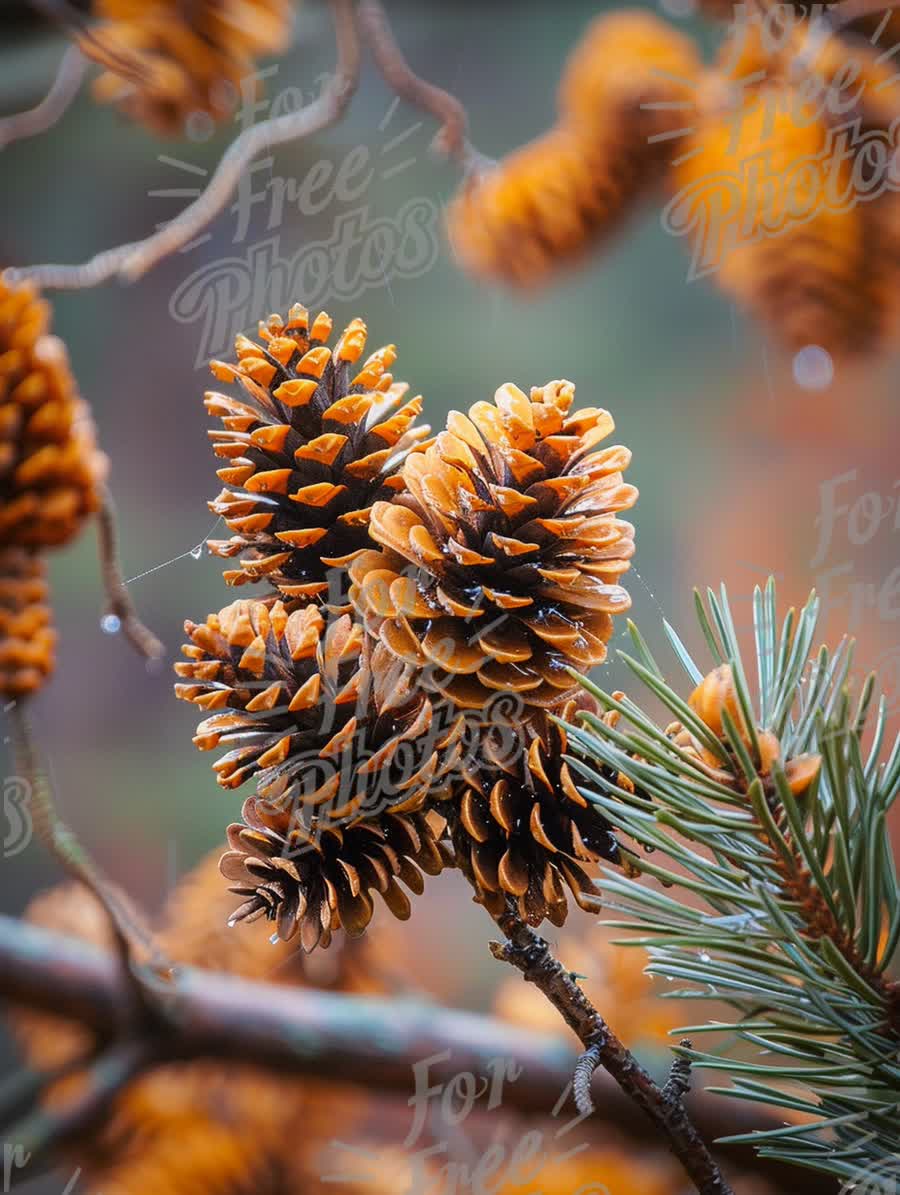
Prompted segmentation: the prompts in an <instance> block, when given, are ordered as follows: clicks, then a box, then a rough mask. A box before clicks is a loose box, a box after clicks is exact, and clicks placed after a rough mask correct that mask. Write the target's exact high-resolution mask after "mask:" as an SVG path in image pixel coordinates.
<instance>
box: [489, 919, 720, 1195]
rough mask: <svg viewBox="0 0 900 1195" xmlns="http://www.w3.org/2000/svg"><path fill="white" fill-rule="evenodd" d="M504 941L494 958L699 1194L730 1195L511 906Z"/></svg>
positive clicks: (673, 1105)
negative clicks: (538, 997)
mask: <svg viewBox="0 0 900 1195" xmlns="http://www.w3.org/2000/svg"><path fill="white" fill-rule="evenodd" d="M494 920H495V921H496V923H497V926H498V927H499V929H500V931H501V932H502V933H503V934H504V936H505V938H506V941H505V942H503V943H500V942H493V943H491V951H492V953H493V955H494V957H495V958H497V959H501V960H502V961H503V962H507V963H511V964H512V965H513V966H514V967H517V968H518V969H519V970H520V971H521V972H522V974H523V975H524V977H525V979H526V980H528V982H529V983H533V984H534V985H535V987H536V988H538V990H539V991H541V992H543V994H544V995H545V996H546V997H547V999H548V1000H549V1001H550V1003H551V1004H552V1005H553V1006H554V1008H556V1009H557V1011H558V1012H559V1013H560V1014H561V1016H562V1018H563V1020H564V1021H565V1022H566V1024H567V1025H568V1026H569V1028H570V1029H572V1030H573V1031H574V1032H575V1034H576V1035H577V1036H578V1038H579V1040H580V1041H581V1043H582V1044H583V1045H584V1047H585V1050H586V1051H588V1053H587V1054H586V1055H583V1056H582V1057H586V1058H587V1059H589V1062H590V1063H593V1060H594V1059H595V1058H596V1059H597V1061H598V1062H599V1063H600V1065H602V1066H603V1068H604V1069H605V1070H606V1071H607V1072H608V1074H610V1075H611V1076H612V1078H613V1079H614V1080H615V1081H616V1083H617V1084H618V1085H619V1087H620V1088H621V1089H622V1091H623V1092H624V1093H625V1094H626V1095H627V1096H628V1098H629V1099H630V1100H632V1101H633V1102H634V1103H635V1105H636V1106H637V1107H638V1108H640V1109H641V1111H642V1112H644V1114H645V1115H646V1116H647V1117H648V1119H649V1120H650V1121H651V1123H652V1124H653V1125H654V1126H655V1128H656V1129H657V1131H658V1132H659V1135H660V1139H661V1140H662V1141H665V1142H666V1144H667V1145H668V1147H669V1149H670V1150H671V1151H672V1153H673V1154H674V1155H675V1156H676V1157H677V1158H678V1160H679V1161H680V1162H681V1164H682V1166H683V1167H684V1170H685V1173H686V1174H687V1175H688V1176H689V1177H690V1179H691V1181H692V1182H693V1184H694V1186H695V1187H696V1188H697V1191H698V1192H700V1195H734V1193H733V1191H732V1190H731V1187H730V1186H729V1185H728V1183H727V1182H726V1181H725V1179H724V1178H723V1176H722V1174H721V1171H720V1170H719V1167H718V1166H717V1164H716V1162H715V1159H714V1158H713V1156H712V1154H711V1153H710V1152H709V1150H708V1148H707V1147H706V1144H705V1142H704V1140H703V1138H702V1136H701V1135H700V1133H699V1131H698V1130H697V1128H696V1127H695V1126H694V1124H693V1123H692V1121H691V1119H690V1117H689V1116H688V1113H687V1111H686V1110H685V1107H684V1105H683V1104H682V1102H681V1100H680V1099H667V1098H666V1096H665V1095H664V1093H663V1091H662V1090H661V1088H660V1087H658V1086H657V1084H656V1083H655V1082H654V1081H653V1078H652V1077H651V1075H649V1074H648V1072H647V1071H646V1070H644V1068H643V1067H642V1066H641V1065H640V1063H639V1062H638V1061H637V1059H636V1058H635V1057H634V1056H633V1055H632V1054H631V1052H630V1051H629V1050H628V1049H626V1047H625V1046H624V1045H623V1044H622V1042H620V1041H619V1039H618V1038H617V1037H616V1035H615V1034H614V1033H613V1031H612V1030H611V1029H610V1027H609V1025H607V1023H606V1021H605V1020H604V1019H603V1017H602V1016H601V1015H600V1013H598V1012H597V1010H596V1009H595V1008H594V1006H593V1005H592V1004H591V1002H590V1000H588V998H587V996H585V994H584V992H583V991H582V990H581V988H580V987H579V986H578V984H577V983H576V981H575V980H574V979H573V978H572V976H571V974H570V973H569V972H568V971H566V970H565V968H564V967H563V966H562V964H561V963H560V962H559V961H558V960H557V959H555V958H554V957H553V955H552V954H551V953H550V948H549V946H548V945H547V943H546V942H545V941H544V939H543V938H541V937H539V936H538V935H537V934H536V933H535V932H534V930H533V929H531V928H529V926H527V925H526V924H525V923H524V921H522V919H521V918H520V917H519V914H518V912H517V911H516V909H515V907H514V906H512V904H510V905H508V907H507V909H506V911H505V912H502V913H498V914H496V915H495V916H494Z"/></svg>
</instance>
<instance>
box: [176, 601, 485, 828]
mask: <svg viewBox="0 0 900 1195" xmlns="http://www.w3.org/2000/svg"><path fill="white" fill-rule="evenodd" d="M185 630H186V632H187V634H188V635H189V636H190V639H191V642H190V643H188V644H186V645H185V646H184V648H183V652H184V654H185V655H186V656H187V657H188V660H187V661H186V662H185V661H181V662H179V663H177V664H176V665H175V671H176V672H177V673H178V675H179V676H182V677H184V678H186V683H183V684H178V685H176V686H175V692H176V694H177V696H178V697H180V698H182V699H183V700H185V701H191V702H193V703H194V704H196V705H197V706H199V707H200V708H201V709H202V710H204V711H205V712H207V713H208V714H209V717H207V718H205V719H204V721H203V722H201V723H200V725H199V726H198V727H197V734H196V735H195V737H194V743H195V744H196V746H197V747H198V748H199V749H200V750H201V751H211V750H214V749H215V748H217V747H219V746H224V747H226V748H229V747H230V748H232V749H231V750H228V751H227V752H226V754H225V755H223V756H222V757H221V758H220V759H219V760H217V762H216V763H215V764H214V765H213V768H214V770H215V772H216V774H217V778H218V782H219V784H220V785H222V787H223V788H237V787H239V786H240V785H241V784H243V783H244V782H245V781H246V780H248V779H249V778H250V777H251V776H254V777H255V779H256V790H257V792H258V794H259V795H260V797H262V798H264V799H265V800H266V801H268V802H277V803H278V805H279V807H280V808H283V809H287V810H290V808H291V807H292V806H294V807H296V808H297V809H298V811H300V812H303V813H304V814H305V816H306V817H307V819H312V820H315V821H316V822H317V823H320V824H321V823H329V822H331V823H335V822H336V823H337V824H339V825H342V824H345V823H346V822H347V821H348V820H352V819H354V818H356V817H357V816H361V815H364V814H372V813H377V812H379V811H380V809H382V808H385V807H387V806H389V807H390V808H391V809H392V810H393V811H395V812H407V811H410V810H418V809H421V808H422V806H423V805H424V803H425V801H426V799H427V798H429V797H431V798H433V799H443V797H444V796H445V795H446V794H447V792H448V791H449V785H450V779H449V777H450V774H451V773H452V772H453V770H454V769H455V768H457V767H458V764H459V759H460V756H461V751H462V737H463V732H464V731H465V729H466V726H465V720H464V717H463V715H461V714H459V713H457V712H456V711H455V710H453V709H452V708H450V707H449V706H448V705H447V704H446V703H440V705H437V704H433V703H432V701H431V700H430V699H429V697H428V695H427V693H425V692H424V691H423V690H422V689H420V688H418V687H414V686H412V685H410V684H409V683H404V676H403V674H402V672H403V670H402V669H401V668H398V666H397V665H396V663H395V662H394V661H393V660H392V658H391V657H390V655H389V654H388V653H387V652H386V651H385V650H384V649H383V648H379V647H377V646H376V647H375V648H374V651H373V652H372V653H371V655H368V654H367V656H366V657H365V658H363V656H362V655H361V649H362V647H363V635H362V630H361V628H360V627H359V626H356V625H355V624H353V623H352V622H351V620H350V618H349V617H348V616H347V615H343V616H342V617H341V618H338V619H333V620H332V621H331V623H330V625H329V626H328V627H327V629H326V626H325V620H324V618H323V616H322V613H321V611H320V609H319V608H318V607H315V606H305V607H303V608H302V609H299V610H295V611H294V612H293V613H291V614H288V613H287V612H286V610H285V608H284V606H283V605H282V603H281V602H275V603H274V605H272V606H271V608H270V607H269V606H268V605H267V603H265V602H261V601H238V602H233V603H232V604H231V605H230V606H227V607H226V608H225V609H224V610H222V611H220V613H219V614H211V615H210V616H209V618H208V619H207V620H206V622H205V623H200V624H197V623H192V622H187V623H185Z"/></svg>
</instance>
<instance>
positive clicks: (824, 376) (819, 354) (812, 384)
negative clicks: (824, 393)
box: [793, 344, 834, 390]
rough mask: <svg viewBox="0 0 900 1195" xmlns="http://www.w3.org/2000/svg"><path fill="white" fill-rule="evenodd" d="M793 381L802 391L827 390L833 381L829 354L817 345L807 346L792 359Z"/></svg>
mask: <svg viewBox="0 0 900 1195" xmlns="http://www.w3.org/2000/svg"><path fill="white" fill-rule="evenodd" d="M793 370H794V381H795V382H796V383H797V385H798V386H800V387H802V388H803V389H804V390H827V389H828V387H829V386H830V385H831V383H832V382H833V381H834V362H833V361H832V359H831V353H829V352H828V350H827V349H823V348H822V346H821V345H819V344H808V345H806V347H805V348H802V349H801V350H800V352H799V353H797V355H796V356H795V357H794V363H793Z"/></svg>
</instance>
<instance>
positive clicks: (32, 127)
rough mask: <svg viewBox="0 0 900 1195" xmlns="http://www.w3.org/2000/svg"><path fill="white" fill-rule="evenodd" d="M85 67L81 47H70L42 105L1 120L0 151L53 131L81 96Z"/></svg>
mask: <svg viewBox="0 0 900 1195" xmlns="http://www.w3.org/2000/svg"><path fill="white" fill-rule="evenodd" d="M86 65H87V64H86V62H85V60H84V55H83V54H82V53H81V51H80V50H79V48H78V47H77V46H69V47H68V49H67V50H66V52H65V53H64V54H63V56H62V60H61V61H60V64H59V69H58V71H57V72H56V78H55V79H54V80H53V84H52V86H51V88H50V90H49V91H48V92H47V94H46V95H45V96H44V98H43V99H42V100H41V102H40V103H39V104H35V106H34V107H33V108H29V109H28V110H27V111H26V112H16V113H14V114H13V115H12V116H4V117H2V118H0V149H5V148H6V146H7V145H11V144H12V143H13V141H22V140H24V138H26V137H36V136H37V135H38V134H39V133H46V132H47V130H48V129H52V128H53V126H54V125H55V124H56V123H57V122H58V121H59V120H61V119H62V117H63V116H64V115H65V113H66V112H67V111H68V109H69V106H70V105H71V103H72V101H73V100H74V99H75V97H76V95H78V91H79V89H80V87H81V81H82V79H83V78H84V71H85V66H86Z"/></svg>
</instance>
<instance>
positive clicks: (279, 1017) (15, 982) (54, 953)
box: [0, 917, 833, 1195]
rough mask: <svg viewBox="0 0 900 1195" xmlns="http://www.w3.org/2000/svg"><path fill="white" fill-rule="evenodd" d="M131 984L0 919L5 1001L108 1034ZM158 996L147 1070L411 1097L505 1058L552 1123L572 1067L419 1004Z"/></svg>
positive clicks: (757, 1164) (604, 1098) (606, 1101)
mask: <svg viewBox="0 0 900 1195" xmlns="http://www.w3.org/2000/svg"><path fill="white" fill-rule="evenodd" d="M235 932H240V931H239V930H236V931H235ZM129 983H130V981H129V977H128V976H127V975H126V974H125V973H124V972H123V969H122V967H121V965H120V964H119V962H118V960H117V959H116V958H115V957H114V956H113V955H111V954H107V953H105V952H103V951H101V950H98V949H97V948H96V947H93V946H89V945H87V944H85V943H82V942H77V941H73V940H72V939H70V938H66V937H63V936H62V935H60V934H56V933H52V932H50V931H48V930H45V929H39V928H38V927H36V926H33V925H29V924H27V923H25V922H21V921H17V920H15V919H13V918H8V917H0V1000H5V1001H7V1002H9V1003H10V1004H12V1005H19V1006H22V1007H24V1008H27V1009H28V1010H29V1011H31V1012H40V1013H49V1014H55V1015H57V1016H60V1017H63V1018H66V1019H69V1020H73V1021H77V1022H78V1023H80V1024H81V1025H83V1026H85V1027H86V1028H88V1029H91V1030H93V1031H95V1032H96V1033H97V1034H98V1035H99V1036H102V1037H106V1036H108V1033H109V1028H110V1025H111V1024H112V1023H114V1018H115V1017H116V1016H117V1012H118V1010H120V1009H121V1006H122V1003H123V1001H124V1000H125V999H127V998H128V993H129ZM156 991H157V995H158V1000H157V1002H156V1003H155V1006H154V1005H152V1003H151V1008H150V1018H149V1019H148V1020H146V1021H145V1023H144V1029H143V1032H145V1033H146V1035H147V1040H148V1042H149V1043H150V1045H151V1052H149V1053H147V1054H140V1053H139V1054H138V1055H137V1057H138V1059H139V1063H140V1066H141V1067H145V1068H146V1067H150V1066H153V1065H158V1064H160V1063H165V1062H177V1061H191V1060H197V1059H206V1060H214V1061H219V1062H223V1063H242V1064H248V1065H253V1066H256V1067H263V1068H265V1069H267V1070H270V1071H273V1072H276V1073H278V1074H294V1075H298V1076H309V1077H311V1078H317V1079H328V1080H331V1081H336V1082H347V1083H353V1084H356V1085H359V1086H363V1087H367V1088H371V1089H374V1090H380V1091H385V1092H393V1093H397V1094H400V1095H402V1096H408V1095H409V1094H410V1092H411V1091H413V1090H414V1075H413V1069H412V1068H413V1065H414V1064H415V1063H418V1062H421V1061H422V1060H423V1059H426V1058H427V1059H430V1060H431V1066H430V1068H429V1082H430V1083H434V1084H447V1083H449V1082H451V1081H452V1079H453V1078H455V1077H456V1076H457V1075H458V1074H460V1073H461V1072H463V1071H470V1072H472V1073H473V1074H478V1073H482V1074H485V1073H488V1072H489V1069H490V1063H491V1061H492V1060H496V1059H497V1058H503V1059H505V1060H507V1061H508V1062H510V1063H514V1064H515V1065H516V1067H518V1068H519V1069H520V1071H521V1074H520V1077H519V1078H518V1079H517V1080H516V1081H515V1082H509V1083H508V1084H507V1085H506V1086H505V1087H504V1106H505V1107H506V1108H507V1109H508V1110H510V1111H518V1112H520V1113H522V1114H526V1115H549V1114H550V1111H551V1110H552V1109H553V1107H554V1105H555V1104H556V1103H557V1101H558V1099H559V1097H560V1094H561V1092H562V1091H563V1090H564V1089H565V1088H566V1087H567V1086H568V1084H569V1082H570V1080H571V1076H572V1073H573V1070H574V1067H575V1062H576V1059H577V1054H576V1052H575V1051H574V1050H573V1049H571V1048H569V1047H568V1046H567V1045H566V1044H565V1042H564V1041H561V1040H560V1039H559V1038H558V1037H555V1036H550V1035H547V1034H541V1033H536V1032H534V1031H532V1030H530V1029H520V1028H517V1027H516V1026H513V1025H510V1024H507V1023H506V1022H503V1021H498V1020H496V1019H494V1018H492V1017H484V1016H478V1015H476V1014H473V1013H466V1012H459V1011H455V1010H452V1009H448V1008H444V1007H442V1006H439V1005H434V1004H428V1003H424V1002H422V1001H417V1000H416V1001H413V1000H396V999H395V1000H384V999H376V998H373V997H362V996H345V995H341V994H339V993H334V992H330V991H329V992H324V991H322V992H320V991H317V990H315V989H310V988H303V989H297V988H294V989H292V988H288V987H284V986H273V985H269V984H264V983H257V982H251V981H249V980H243V979H236V978H234V977H233V976H226V975H219V974H214V973H212V972H206V971H201V970H197V969H196V968H192V967H184V968H179V969H178V971H177V973H176V977H175V979H174V980H173V982H172V983H170V984H164V983H161V984H159V985H158V987H157V989H156ZM151 1000H152V997H151ZM108 1057H109V1055H107V1058H108ZM129 1057H131V1055H129ZM594 1095H595V1098H596V1099H597V1104H598V1107H599V1108H600V1109H601V1110H602V1113H603V1118H602V1123H606V1124H614V1125H615V1126H616V1128H617V1129H619V1130H621V1131H623V1132H625V1133H628V1134H629V1135H631V1136H632V1137H634V1138H635V1140H637V1141H643V1140H646V1135H647V1121H646V1118H645V1116H644V1115H643V1113H642V1112H641V1111H640V1110H639V1109H638V1108H637V1107H636V1106H635V1104H634V1103H633V1102H632V1100H631V1099H629V1098H627V1097H626V1096H625V1095H624V1094H623V1093H622V1092H621V1091H620V1090H619V1088H618V1086H617V1085H616V1084H615V1083H614V1082H613V1081H612V1079H610V1078H609V1076H608V1075H606V1074H604V1073H602V1072H601V1073H599V1074H598V1075H596V1076H595V1079H594ZM687 1107H688V1108H689V1110H690V1113H691V1116H692V1118H693V1120H694V1123H695V1124H696V1125H697V1127H698V1129H699V1130H700V1131H701V1132H702V1133H703V1134H704V1136H706V1137H707V1138H714V1137H719V1136H725V1135H728V1134H733V1133H737V1132H746V1131H749V1130H750V1129H751V1128H754V1127H758V1128H772V1127H775V1126H776V1122H775V1121H774V1120H773V1118H772V1117H771V1116H768V1117H759V1118H756V1117H754V1116H752V1115H751V1114H750V1113H749V1112H748V1110H747V1109H746V1108H744V1107H743V1106H742V1105H740V1104H738V1103H736V1102H732V1101H730V1100H727V1099H723V1098H721V1097H719V1098H712V1097H709V1096H705V1095H702V1094H700V1095H694V1096H692V1097H690V1098H689V1099H688V1100H687ZM573 1111H574V1110H573ZM597 1123H598V1124H600V1123H601V1118H600V1117H599V1116H598V1118H597ZM728 1153H729V1156H733V1157H735V1158H736V1159H739V1160H740V1163H741V1164H746V1165H748V1166H752V1167H753V1168H754V1169H755V1170H756V1172H758V1173H764V1174H768V1175H770V1176H772V1177H773V1178H775V1179H776V1180H780V1179H783V1178H784V1177H785V1174H786V1173H791V1172H790V1171H788V1170H787V1169H786V1168H785V1167H784V1166H783V1165H779V1164H772V1163H771V1162H769V1161H767V1160H766V1159H763V1158H754V1156H753V1154H752V1152H751V1151H748V1150H745V1149H744V1150H741V1151H737V1150H731V1149H729V1151H728ZM804 1183H805V1184H806V1186H805V1190H806V1191H807V1192H808V1195H830V1193H831V1192H832V1190H833V1188H832V1186H831V1184H830V1182H829V1180H828V1179H826V1178H824V1176H821V1175H816V1174H813V1173H810V1174H809V1175H807V1176H805V1177H804Z"/></svg>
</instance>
